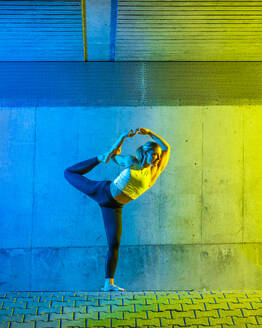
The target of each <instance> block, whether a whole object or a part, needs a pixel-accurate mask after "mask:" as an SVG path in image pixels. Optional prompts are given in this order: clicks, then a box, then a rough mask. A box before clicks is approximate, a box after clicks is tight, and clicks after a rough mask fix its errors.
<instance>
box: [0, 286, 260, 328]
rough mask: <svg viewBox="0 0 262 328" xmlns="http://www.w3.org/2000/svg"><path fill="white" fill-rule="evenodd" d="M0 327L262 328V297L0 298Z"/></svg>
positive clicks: (203, 293)
mask: <svg viewBox="0 0 262 328" xmlns="http://www.w3.org/2000/svg"><path fill="white" fill-rule="evenodd" d="M0 327H1V328H7V327H8V328H14V327H21V328H22V327H26V328H29V327H30V328H44V327H45V328H46V327H50V328H65V327H194V328H201V327H216V328H222V327H226V328H228V327H239V328H242V327H245V328H246V327H262V291H254V290H252V291H203V290H202V291H155V292H154V291H148V292H122V293H121V292H81V291H79V292H1V293H0Z"/></svg>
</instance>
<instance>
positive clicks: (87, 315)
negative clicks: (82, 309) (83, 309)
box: [75, 312, 102, 320]
mask: <svg viewBox="0 0 262 328" xmlns="http://www.w3.org/2000/svg"><path fill="white" fill-rule="evenodd" d="M101 313H102V312H101ZM101 313H100V314H99V312H91V313H79V312H76V313H75V320H78V319H83V318H84V319H92V320H98V317H99V315H101Z"/></svg>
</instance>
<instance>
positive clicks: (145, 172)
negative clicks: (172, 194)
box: [113, 165, 151, 199]
mask: <svg viewBox="0 0 262 328" xmlns="http://www.w3.org/2000/svg"><path fill="white" fill-rule="evenodd" d="M133 167H135V168H137V166H136V165H133ZM150 182H151V166H149V167H146V168H144V169H142V170H141V169H134V168H132V166H131V167H127V168H126V169H124V170H123V171H122V172H121V173H120V174H119V176H118V177H117V178H116V179H115V180H114V181H113V183H114V184H115V185H116V187H117V188H118V189H120V190H122V192H123V193H125V194H126V195H127V196H129V197H130V198H132V199H136V198H137V197H139V196H140V195H141V194H143V193H144V192H145V191H146V190H147V189H149V188H150V187H151V186H150Z"/></svg>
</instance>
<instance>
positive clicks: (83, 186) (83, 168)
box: [64, 156, 124, 278]
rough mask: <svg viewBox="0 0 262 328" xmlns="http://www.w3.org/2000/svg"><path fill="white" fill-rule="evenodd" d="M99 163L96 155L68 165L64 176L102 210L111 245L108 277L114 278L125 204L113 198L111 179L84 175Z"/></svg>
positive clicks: (109, 244) (106, 269) (108, 258)
mask: <svg viewBox="0 0 262 328" xmlns="http://www.w3.org/2000/svg"><path fill="white" fill-rule="evenodd" d="M97 164H99V161H98V158H97V156H96V157H93V158H90V159H88V160H86V161H83V162H80V163H77V164H75V165H73V166H70V167H68V168H67V169H65V171H64V176H65V178H66V179H67V181H68V182H69V183H71V184H72V185H73V186H74V187H75V188H77V189H79V190H80V191H82V192H83V193H85V194H86V195H87V196H89V197H90V198H92V199H93V200H95V201H96V202H97V203H98V204H99V206H100V208H101V210H102V216H103V219H104V226H105V230H106V236H107V242H108V247H109V249H108V253H107V258H106V263H105V272H106V278H114V274H115V271H116V266H117V261H118V255H119V246H120V239H121V234H122V208H123V206H124V205H123V204H120V203H118V202H117V201H116V200H115V199H114V198H113V196H112V194H111V192H110V183H111V181H110V180H105V181H94V180H90V179H88V178H86V177H84V176H83V174H85V173H87V172H89V171H91V170H92V169H93V168H94V167H95V166H96V165H97Z"/></svg>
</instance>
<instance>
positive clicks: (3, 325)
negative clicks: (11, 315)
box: [0, 316, 11, 328]
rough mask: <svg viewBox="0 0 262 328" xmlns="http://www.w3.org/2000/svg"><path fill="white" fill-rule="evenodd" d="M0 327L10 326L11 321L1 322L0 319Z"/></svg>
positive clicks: (6, 327)
mask: <svg viewBox="0 0 262 328" xmlns="http://www.w3.org/2000/svg"><path fill="white" fill-rule="evenodd" d="M0 320H1V316H0ZM0 327H1V328H10V327H11V323H9V322H3V323H1V321H0Z"/></svg>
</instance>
